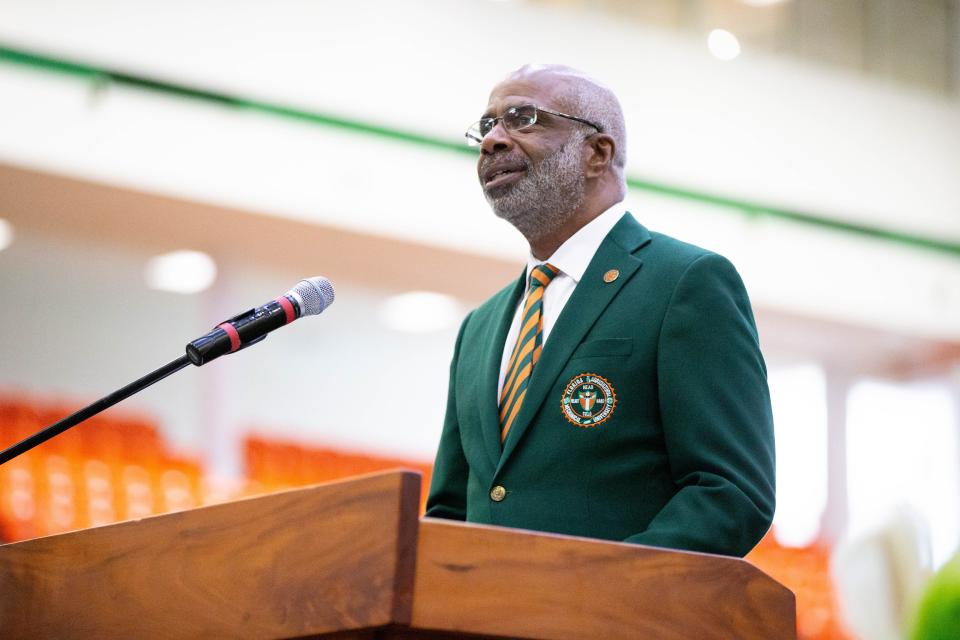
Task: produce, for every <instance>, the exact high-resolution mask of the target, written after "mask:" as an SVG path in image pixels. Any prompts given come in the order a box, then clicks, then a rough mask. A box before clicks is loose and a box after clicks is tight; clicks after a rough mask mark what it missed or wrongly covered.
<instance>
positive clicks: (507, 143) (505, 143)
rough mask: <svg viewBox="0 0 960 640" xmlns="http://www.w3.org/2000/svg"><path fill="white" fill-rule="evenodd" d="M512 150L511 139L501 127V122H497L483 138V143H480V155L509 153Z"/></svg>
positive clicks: (504, 128) (505, 129) (503, 127)
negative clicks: (500, 152) (499, 152)
mask: <svg viewBox="0 0 960 640" xmlns="http://www.w3.org/2000/svg"><path fill="white" fill-rule="evenodd" d="M512 148H513V138H511V137H510V133H509V132H508V131H507V128H506V127H505V126H503V120H497V123H496V124H495V125H493V129H490V132H489V133H488V134H487V135H485V136H484V137H483V142H481V143H480V153H481V154H483V155H490V154H491V153H497V152H498V151H509V150H510V149H512Z"/></svg>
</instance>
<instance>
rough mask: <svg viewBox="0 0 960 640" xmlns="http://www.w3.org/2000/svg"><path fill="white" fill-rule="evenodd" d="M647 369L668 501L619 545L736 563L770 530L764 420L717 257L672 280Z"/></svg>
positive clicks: (748, 327)
mask: <svg viewBox="0 0 960 640" xmlns="http://www.w3.org/2000/svg"><path fill="white" fill-rule="evenodd" d="M657 369H658V382H657V384H658V387H659V398H660V400H659V402H660V414H661V419H662V423H663V434H664V440H665V444H666V448H667V453H668V457H669V464H670V473H671V476H672V478H673V481H674V483H675V486H676V489H677V492H676V493H675V494H674V496H673V498H672V499H670V500H669V501H668V502H667V504H666V505H665V506H664V507H663V509H662V510H661V511H660V512H659V513H658V514H657V515H656V516H655V517H654V519H653V520H652V521H651V523H650V525H649V526H648V528H647V529H646V530H645V531H643V532H641V533H638V534H636V535H633V536H631V537H629V538H627V541H628V542H634V543H638V544H647V545H654V546H661V547H672V548H679V549H688V550H691V551H705V552H709V553H721V554H727V555H737V556H743V555H746V553H747V552H749V551H750V549H752V548H753V546H754V545H755V544H756V543H757V542H758V541H759V540H760V538H762V537H763V535H764V533H766V531H767V530H768V529H769V527H770V523H771V522H772V520H773V511H774V503H775V490H774V483H775V465H774V441H773V417H772V414H771V408H770V395H769V391H768V388H767V372H766V366H765V364H764V361H763V356H762V355H761V353H760V346H759V341H758V337H757V330H756V325H755V324H754V319H753V312H752V310H751V308H750V301H749V299H748V298H747V293H746V290H745V289H744V286H743V282H742V281H741V279H740V276H739V274H737V271H736V269H735V268H734V267H733V265H732V264H730V262H729V261H728V260H726V259H725V258H723V257H722V256H719V255H716V254H707V255H704V256H701V257H699V258H697V259H696V260H694V261H693V262H692V263H691V264H690V265H689V266H688V267H687V268H686V270H685V271H684V273H683V275H682V276H681V278H680V279H679V280H678V282H677V285H676V288H675V290H674V292H673V295H672V297H671V300H670V303H669V306H668V308H667V311H666V314H665V316H664V320H663V324H662V326H661V331H660V337H659V344H658V355H657Z"/></svg>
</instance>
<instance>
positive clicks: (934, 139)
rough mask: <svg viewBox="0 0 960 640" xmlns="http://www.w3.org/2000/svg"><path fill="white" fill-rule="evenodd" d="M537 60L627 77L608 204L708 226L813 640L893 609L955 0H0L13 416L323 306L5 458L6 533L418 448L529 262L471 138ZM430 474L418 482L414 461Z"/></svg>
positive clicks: (865, 632) (956, 363) (857, 632)
mask: <svg viewBox="0 0 960 640" xmlns="http://www.w3.org/2000/svg"><path fill="white" fill-rule="evenodd" d="M526 62H558V63H564V64H569V65H571V66H574V67H577V68H580V69H582V70H584V71H586V72H588V73H590V74H591V75H593V76H595V77H597V78H598V79H600V80H601V81H603V82H604V83H606V84H608V85H609V86H610V87H612V88H613V89H614V91H615V92H616V93H617V94H618V96H619V97H620V100H621V102H622V104H623V107H624V110H625V114H626V119H627V126H628V136H629V142H628V158H629V160H628V171H627V173H628V176H629V186H630V189H629V194H628V196H627V204H628V207H629V209H630V210H631V211H632V212H633V213H634V215H635V216H636V217H637V218H638V219H639V220H640V221H641V222H642V223H643V224H644V225H646V226H647V227H649V228H651V229H654V230H657V231H661V232H664V233H668V234H671V235H675V236H678V237H680V238H682V239H684V240H687V241H689V242H693V243H695V244H699V245H701V246H704V247H706V248H709V249H712V250H714V251H717V252H720V253H723V254H725V255H727V256H728V257H729V258H731V260H732V261H733V262H734V264H735V265H736V266H737V267H738V269H739V270H740V273H741V275H742V276H743V278H744V281H745V282H746V285H747V289H748V291H749V292H750V295H751V298H752V301H753V304H754V309H755V312H756V315H757V320H758V324H759V328H760V334H761V341H762V346H763V350H764V355H765V357H766V359H767V363H768V367H769V372H770V387H771V394H772V397H773V405H774V415H775V422H776V437H777V455H778V471H777V483H778V509H777V514H776V519H775V524H774V528H773V530H772V532H771V534H769V535H768V536H767V538H765V539H764V541H763V542H762V543H761V544H760V546H759V547H758V548H757V549H756V550H755V551H754V552H753V553H752V554H751V556H749V558H748V559H749V560H751V561H753V562H755V563H756V564H758V565H759V566H761V567H762V568H764V569H765V570H766V571H768V572H769V573H771V574H772V575H773V576H774V577H776V578H777V579H779V580H781V581H782V582H784V583H785V584H787V586H789V587H790V588H791V589H793V590H794V591H795V592H796V593H797V596H798V607H799V611H798V625H799V632H800V637H802V638H852V637H864V638H897V637H904V636H905V635H907V634H908V633H909V631H908V630H909V628H910V627H911V625H912V624H913V620H914V617H915V611H916V606H917V602H918V601H919V599H920V598H921V594H922V593H923V591H924V589H925V585H926V583H927V581H928V580H929V578H930V576H931V575H932V574H933V573H934V572H935V571H937V570H938V569H939V568H940V567H941V566H943V565H944V564H945V563H946V562H947V561H948V560H949V559H950V558H951V557H952V556H953V555H954V554H955V553H956V550H957V546H958V543H960V470H958V469H960V464H958V462H960V4H958V2H956V1H955V0H910V1H907V0H674V1H668V0H647V1H644V2H630V1H627V0H606V1H597V2H587V1H585V0H512V1H493V0H461V1H459V2H443V1H441V0H404V1H398V2H386V1H383V2H374V1H370V0H357V1H354V2H349V3H347V2H321V1H311V2H307V1H299V2H298V1H277V2H270V3H266V2H253V1H250V0H230V1H229V2H228V1H226V0H209V1H205V2H195V1H194V2H186V1H181V0H168V1H166V2H163V3H154V2H123V1H120V0H87V1H85V2H83V3H77V2H67V1H65V0H0V297H2V300H3V312H2V314H0V445H2V446H8V445H9V444H11V443H13V442H15V441H17V440H19V439H21V438H23V437H25V436H26V435H28V434H29V433H32V432H33V431H36V430H38V429H39V428H40V427H42V426H45V425H46V424H50V423H52V422H54V421H56V420H58V419H60V418H61V417H63V416H65V415H67V414H69V413H71V412H72V411H74V410H76V409H77V408H79V407H81V406H83V405H85V404H87V403H89V402H92V401H93V400H95V399H97V398H99V397H101V396H103V395H106V394H107V393H108V392H110V391H113V390H114V389H116V388H118V387H120V386H122V385H124V384H126V383H127V382H129V381H131V380H133V379H135V378H137V377H139V376H141V375H143V374H145V373H147V372H148V371H151V370H153V369H155V368H157V367H159V366H161V365H163V364H165V363H166V362H168V361H170V360H173V359H175V358H177V357H178V356H180V355H181V354H182V353H183V347H184V345H185V344H186V343H187V342H189V341H190V340H192V339H194V338H196V337H198V336H200V335H202V334H203V333H206V332H207V331H208V330H209V329H210V328H211V327H213V326H214V325H216V324H217V323H219V322H221V321H223V320H224V319H226V318H228V317H231V316H233V315H235V314H237V313H240V312H241V311H243V310H245V309H248V308H250V307H253V306H258V305H260V304H262V303H264V302H266V301H268V300H270V299H272V298H274V297H276V296H278V295H280V294H281V293H283V292H284V291H286V290H287V289H289V288H290V287H291V286H292V285H293V284H294V283H295V282H296V281H297V280H299V279H300V278H303V277H307V276H313V275H321V274H322V275H326V276H328V277H329V278H330V279H331V280H333V282H334V283H335V285H336V289H337V299H336V303H335V304H334V306H333V307H331V308H330V309H329V310H328V311H326V312H325V313H324V314H323V315H322V316H320V317H319V318H316V319H309V320H303V321H302V322H298V323H297V324H295V325H294V326H292V327H290V328H287V329H285V330H284V331H282V332H277V333H275V334H272V335H270V336H269V338H268V340H267V341H266V343H265V344H263V345H259V346H257V347H256V348H254V349H250V350H247V351H243V352H241V353H239V354H235V355H233V356H231V357H230V358H229V359H228V358H223V359H221V360H218V361H216V362H214V363H212V364H210V365H208V366H205V367H203V368H202V369H197V368H194V367H190V368H188V369H187V370H184V371H183V372H181V373H180V374H178V375H176V376H174V377H172V378H170V379H168V380H164V381H162V382H161V383H159V384H157V385H156V386H154V387H151V388H150V389H148V390H147V391H145V392H143V393H141V394H139V395H137V396H135V397H134V398H132V399H130V400H128V401H126V402H125V403H123V404H122V405H120V406H118V407H116V408H114V409H111V410H109V411H108V412H106V413H104V414H102V415H101V416H99V417H98V418H95V419H94V420H92V421H90V422H88V423H85V424H83V425H82V426H80V427H77V428H76V429H74V430H73V431H72V432H70V433H68V434H66V435H64V436H61V437H59V438H56V439H54V440H52V441H50V442H48V443H46V444H44V445H42V446H41V447H38V448H37V449H35V450H34V451H33V452H31V453H30V454H28V455H25V456H22V457H21V458H19V459H17V460H16V461H14V462H11V463H8V464H6V465H4V466H3V467H0V535H2V536H3V539H4V540H7V541H10V540H19V539H24V538H28V537H33V536H36V535H45V534H49V533H55V532H59V531H65V530H70V529H76V528H79V527H85V526H92V525H97V524H103V523H106V522H112V521H115V520H119V519H125V518H131V517H140V516H143V515H148V514H151V513H161V512H165V511H169V510H174V509H181V508H188V507H191V506H197V505H200V504H209V503H213V502H217V501H222V500H226V499H232V498H235V497H237V496H241V495H248V494H251V493H258V492H263V491H272V490H277V489H280V488H284V487H290V486H297V485H301V484H308V483H313V482H319V481H324V480H328V479H333V478H338V477H343V476H347V475H353V474H356V473H363V472H367V471H371V470H376V469H381V468H390V467H396V466H406V467H410V468H416V469H418V470H420V471H422V472H423V473H424V474H426V475H427V476H428V475H429V471H430V463H431V461H432V457H433V453H434V451H435V447H436V444H437V440H438V437H439V433H440V427H441V422H442V416H443V410H444V406H445V399H446V384H447V380H446V377H447V368H448V364H449V359H450V357H451V355H452V350H453V342H454V339H455V336H456V330H457V328H458V325H459V322H460V320H461V319H462V317H463V315H464V314H465V313H466V312H467V311H469V310H470V309H471V308H473V307H474V306H475V305H477V304H478V303H479V302H481V301H482V300H484V299H485V298H486V297H487V296H489V295H490V294H492V293H493V292H494V291H496V290H498V289H499V288H500V287H501V286H503V284H504V283H506V282H507V281H508V280H510V279H512V278H514V277H516V275H517V274H518V273H519V272H520V270H521V269H522V266H523V264H524V260H525V256H526V246H525V243H524V242H523V240H522V239H521V238H520V236H519V234H517V233H516V232H515V231H514V230H513V229H512V228H511V227H509V226H508V225H507V224H506V223H505V222H503V221H501V220H499V219H497V218H495V217H494V216H493V215H492V214H491V213H490V211H489V210H488V208H487V205H486V202H485V201H484V199H483V197H482V194H481V192H480V189H479V187H478V185H477V184H476V178H475V172H474V163H475V158H476V150H475V149H469V148H467V147H466V146H465V145H463V144H462V142H463V137H462V132H463V131H464V130H465V129H466V127H467V125H469V124H470V123H471V122H473V121H475V120H476V119H477V118H478V117H479V115H480V114H481V113H482V111H483V109H484V107H485V106H486V98H487V94H488V92H489V90H490V88H491V87H492V86H493V85H494V84H495V83H496V82H497V81H499V80H500V79H501V78H502V77H503V76H504V75H505V74H506V73H507V72H509V71H510V70H512V69H514V68H516V67H518V66H520V65H521V64H523V63H526ZM427 483H428V479H425V484H427Z"/></svg>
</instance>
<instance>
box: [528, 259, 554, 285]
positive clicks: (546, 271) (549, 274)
mask: <svg viewBox="0 0 960 640" xmlns="http://www.w3.org/2000/svg"><path fill="white" fill-rule="evenodd" d="M558 273H560V270H559V269H557V268H556V267H555V266H553V265H552V264H549V263H546V262H544V263H543V264H538V265H537V266H535V267H534V268H533V271H531V272H530V289H534V288H536V287H545V286H547V285H548V284H550V281H551V280H553V279H554V278H555V277H556V276H557V274H558Z"/></svg>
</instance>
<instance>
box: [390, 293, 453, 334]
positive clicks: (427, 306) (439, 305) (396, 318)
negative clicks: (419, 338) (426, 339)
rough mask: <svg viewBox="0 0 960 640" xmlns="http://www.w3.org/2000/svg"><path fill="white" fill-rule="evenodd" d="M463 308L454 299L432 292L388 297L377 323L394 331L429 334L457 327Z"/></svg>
mask: <svg viewBox="0 0 960 640" xmlns="http://www.w3.org/2000/svg"><path fill="white" fill-rule="evenodd" d="M462 319H463V309H461V308H460V304H459V303H458V302H457V300H456V298H453V297H451V296H448V295H445V294H443V293H436V292H433V291H410V292H408V293H401V294H400V295H396V296H392V297H390V298H387V299H386V300H385V301H384V302H383V304H382V305H381V306H380V321H381V322H383V324H384V325H386V326H387V327H388V328H390V329H393V330H394V331H403V332H405V333H431V332H434V331H443V330H445V329H451V328H453V327H456V326H457V324H458V323H459V322H460V321H461V320H462Z"/></svg>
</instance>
